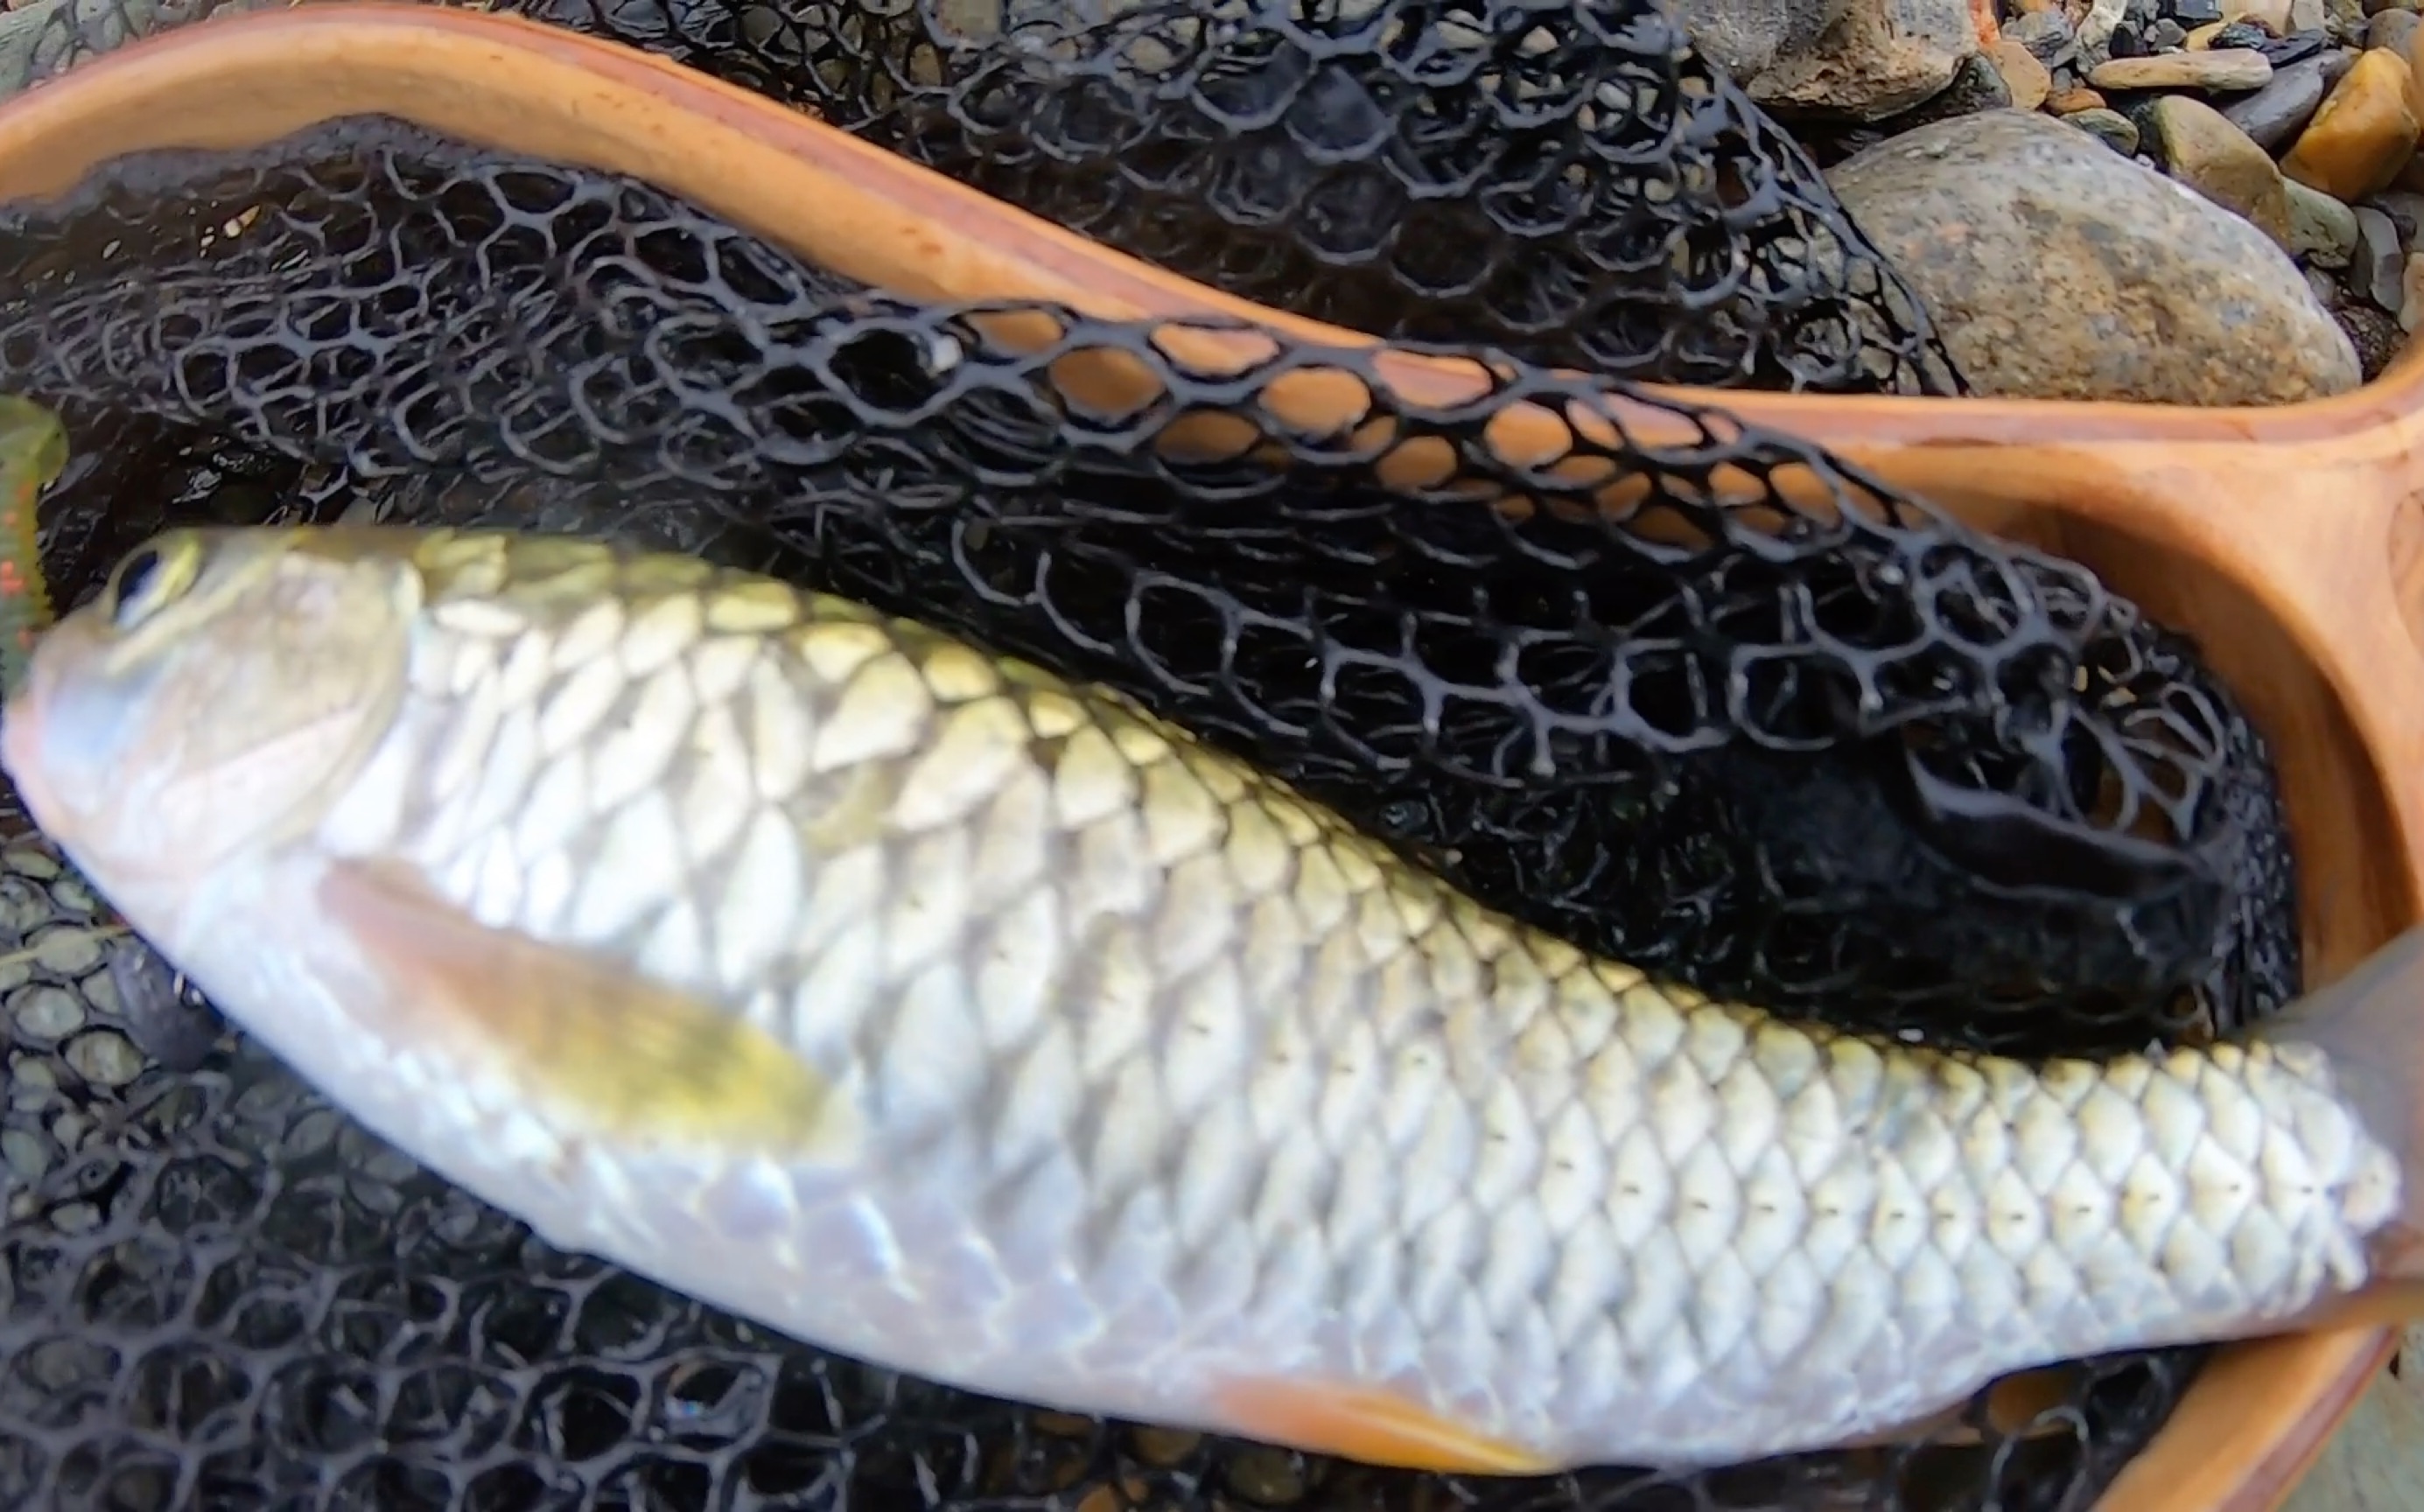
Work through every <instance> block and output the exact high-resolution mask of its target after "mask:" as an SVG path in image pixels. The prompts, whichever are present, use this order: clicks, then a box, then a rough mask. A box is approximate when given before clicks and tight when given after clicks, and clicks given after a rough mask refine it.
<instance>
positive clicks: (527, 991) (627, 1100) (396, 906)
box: [319, 863, 852, 1155]
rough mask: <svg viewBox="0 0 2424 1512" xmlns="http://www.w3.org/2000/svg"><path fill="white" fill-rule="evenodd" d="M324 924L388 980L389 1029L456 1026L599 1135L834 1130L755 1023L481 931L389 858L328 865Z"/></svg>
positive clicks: (710, 1140)
mask: <svg viewBox="0 0 2424 1512" xmlns="http://www.w3.org/2000/svg"><path fill="white" fill-rule="evenodd" d="M319 901H320V904H321V906H322V907H323V908H324V909H325V910H326V913H327V918H328V920H329V922H330V923H331V924H332V925H333V926H334V927H336V928H338V929H341V930H343V931H346V934H347V936H348V937H349V938H350V939H351V940H352V941H353V942H354V944H355V945H356V947H358V948H359V950H360V952H361V955H362V956H363V958H364V959H365V961H367V962H368V963H369V964H370V965H371V967H372V969H374V970H375V971H376V972H378V973H380V974H381V975H382V976H383V977H384V978H385V979H388V980H389V981H391V982H392V983H393V984H394V987H395V993H394V999H393V1000H394V1001H395V1002H396V1003H397V1004H399V1005H400V1006H401V1008H402V1010H403V1011H404V1012H405V1013H406V1014H407V1015H408V1016H409V1017H410V1018H411V1019H412V1020H415V1022H409V1023H406V1024H403V1025H399V1026H397V1029H398V1030H399V1031H400V1033H399V1038H403V1039H407V1040H410V1039H416V1038H421V1037H424V1036H446V1035H460V1036H466V1037H470V1039H469V1041H468V1042H469V1043H470V1044H474V1045H476V1046H477V1049H478V1051H479V1052H480V1053H481V1054H482V1055H483V1056H485V1057H491V1058H502V1061H503V1062H504V1063H505V1065H506V1068H507V1072H508V1074H510V1075H512V1076H514V1077H515V1078H516V1079H518V1080H519V1081H521V1082H522V1083H523V1084H525V1085H527V1086H528V1087H529V1088H530V1090H531V1092H532V1094H533V1096H534V1097H535V1098H543V1099H545V1100H547V1101H548V1102H550V1103H551V1104H553V1105H554V1106H557V1107H558V1108H559V1109H561V1110H562V1112H563V1113H564V1114H565V1115H566V1116H567V1117H570V1118H573V1119H576V1120H578V1121H580V1122H585V1123H587V1124H589V1125H590V1126H591V1127H593V1128H594V1129H595V1130H596V1132H597V1133H598V1134H599V1135H600V1136H602V1137H607V1138H615V1139H620V1140H630V1141H636V1142H644V1143H659V1144H694V1145H708V1146H713V1147H716V1148H720V1149H726V1150H729V1149H732V1148H734V1147H736V1146H738V1147H744V1148H749V1149H753V1150H756V1151H758V1152H762V1153H764V1154H775V1155H786V1154H788V1155H799V1154H816V1153H820V1152H821V1151H827V1150H830V1149H831V1148H832V1147H833V1146H834V1144H835V1142H836V1141H837V1140H840V1139H844V1138H848V1136H849V1134H850V1131H851V1128H852V1125H851V1122H850V1118H849V1110H848V1108H847V1106H846V1105H845V1102H844V1100H843V1099H841V1098H839V1097H837V1096H835V1095H834V1094H833V1090H832V1089H831V1088H830V1087H828V1086H827V1085H826V1083H825V1081H824V1079H823V1078H822V1077H821V1076H820V1075H819V1074H817V1073H816V1071H815V1069H814V1068H812V1067H810V1066H809V1065H808V1064H807V1063H806V1062H805V1061H804V1060H802V1059H801V1058H799V1057H798V1056H797V1055H795V1054H793V1053H792V1052H791V1051H790V1050H789V1048H787V1047H786V1046H784V1045H783V1044H781V1043H780V1042H777V1041H776V1040H775V1039H774V1038H773V1036H772V1035H770V1034H768V1033H767V1032H766V1031H765V1030H763V1029H761V1028H759V1027H757V1026H755V1025H753V1024H750V1023H747V1022H745V1021H744V1020H742V1018H740V1017H739V1016H738V1015H737V1014H734V1013H732V1012H729V1011H726V1010H724V1009H722V1008H719V1007H717V1006H716V1005H714V1004H712V1003H710V1002H705V1001H702V1000H700V999H698V998H696V997H694V996H692V995H688V994H686V993H683V992H679V991H677V990H675V989H673V988H669V987H667V986H664V985H663V984H662V983H659V982H655V981H651V980H649V979H646V978H645V977H642V976H641V975H639V974H638V973H637V972H635V971H633V970H631V969H630V967H629V966H628V965H626V964H624V963H618V962H614V961H611V960H608V959H605V958H603V957H600V956H598V955H597V954H594V953H591V952H586V951H582V950H579V949H574V948H568V947H563V946H558V945H552V944H550V943H548V942H546V941H542V940H538V939H535V938H534V937H532V936H530V935H527V934H523V933H520V932H518V931H511V930H499V929H491V928H489V927H488V926H487V925H485V924H482V923H481V922H479V921H478V920H477V919H475V918H473V917H471V916H470V915H469V914H467V913H465V912H464V911H463V910H461V909H460V908H457V907H455V906H454V904H453V903H451V902H449V901H447V900H446V899H443V898H441V897H439V896H438V895H437V894H436V893H435V892H433V891H432V890H431V889H430V888H429V887H428V886H427V884H426V883H423V881H422V880H421V879H420V878H419V876H418V875H416V874H414V873H412V872H410V871H408V870H407V869H405V868H403V867H398V866H393V865H372V864H357V863H340V864H338V865H336V866H334V867H331V868H330V869H329V872H328V874H327V877H326V878H325V879H324V880H323V881H322V883H321V884H320V888H319Z"/></svg>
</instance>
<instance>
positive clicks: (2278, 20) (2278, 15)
mask: <svg viewBox="0 0 2424 1512" xmlns="http://www.w3.org/2000/svg"><path fill="white" fill-rule="evenodd" d="M2222 18H2223V19H2224V20H2225V21H2252V22H2254V23H2255V24H2257V25H2259V26H2261V27H2263V28H2264V29H2265V30H2266V31H2269V32H2271V33H2272V35H2273V36H2275V37H2278V36H2281V35H2282V34H2283V33H2285V32H2287V31H2288V29H2289V0H2223V7H2222Z"/></svg>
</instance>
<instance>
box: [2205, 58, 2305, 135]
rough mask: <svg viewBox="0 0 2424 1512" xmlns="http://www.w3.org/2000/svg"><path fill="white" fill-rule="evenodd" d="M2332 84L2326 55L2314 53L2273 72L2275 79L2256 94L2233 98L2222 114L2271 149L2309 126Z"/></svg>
mask: <svg viewBox="0 0 2424 1512" xmlns="http://www.w3.org/2000/svg"><path fill="white" fill-rule="evenodd" d="M2329 88H2331V84H2330V81H2329V80H2328V79H2327V78H2325V76H2324V61H2323V59H2321V58H2320V57H2310V58H2307V59H2306V60H2305V61H2304V62H2302V63H2292V64H2290V65H2289V66H2288V68H2286V69H2283V70H2281V71H2280V72H2277V73H2275V74H2273V75H2272V83H2270V84H2268V85H2266V86H2265V87H2264V88H2261V89H2258V90H2257V91H2256V92H2255V93H2254V94H2251V95H2245V96H2242V97H2241V98H2240V99H2237V100H2233V101H2232V102H2230V103H2228V104H2227V105H2225V106H2224V107H2223V109H2222V114H2223V117H2224V119H2226V120H2228V121H2229V122H2230V123H2231V124H2232V125H2234V126H2236V127H2238V128H2239V129H2240V130H2241V131H2243V132H2245V133H2246V134H2247V135H2248V137H2249V139H2250V140H2252V141H2254V142H2255V143H2256V145H2257V146H2258V147H2260V148H2263V149H2264V150H2265V151H2268V152H2269V151H2273V150H2274V149H2276V148H2278V147H2279V146H2280V145H2281V144H2282V143H2284V142H2286V141H2288V140H2289V139H2290V138H2292V137H2294V136H2296V135H2298V133H2300V132H2302V131H2304V130H2305V127H2306V122H2308V121H2310V120H2312V119H2315V110H2316V107H2318V106H2320V104H2321V103H2323V94H2324V92H2325V91H2326V90H2328V89H2329Z"/></svg>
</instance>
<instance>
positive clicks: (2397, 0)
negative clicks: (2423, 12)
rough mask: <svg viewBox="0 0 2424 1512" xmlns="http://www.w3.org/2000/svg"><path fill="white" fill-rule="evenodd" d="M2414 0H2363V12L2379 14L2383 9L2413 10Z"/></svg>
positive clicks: (2369, 14) (2370, 14)
mask: <svg viewBox="0 0 2424 1512" xmlns="http://www.w3.org/2000/svg"><path fill="white" fill-rule="evenodd" d="M2415 8H2416V5H2415V0H2365V13H2366V14H2367V15H2368V16H2379V15H2381V14H2382V13H2383V12H2384V11H2385V10H2413V9H2415Z"/></svg>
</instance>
